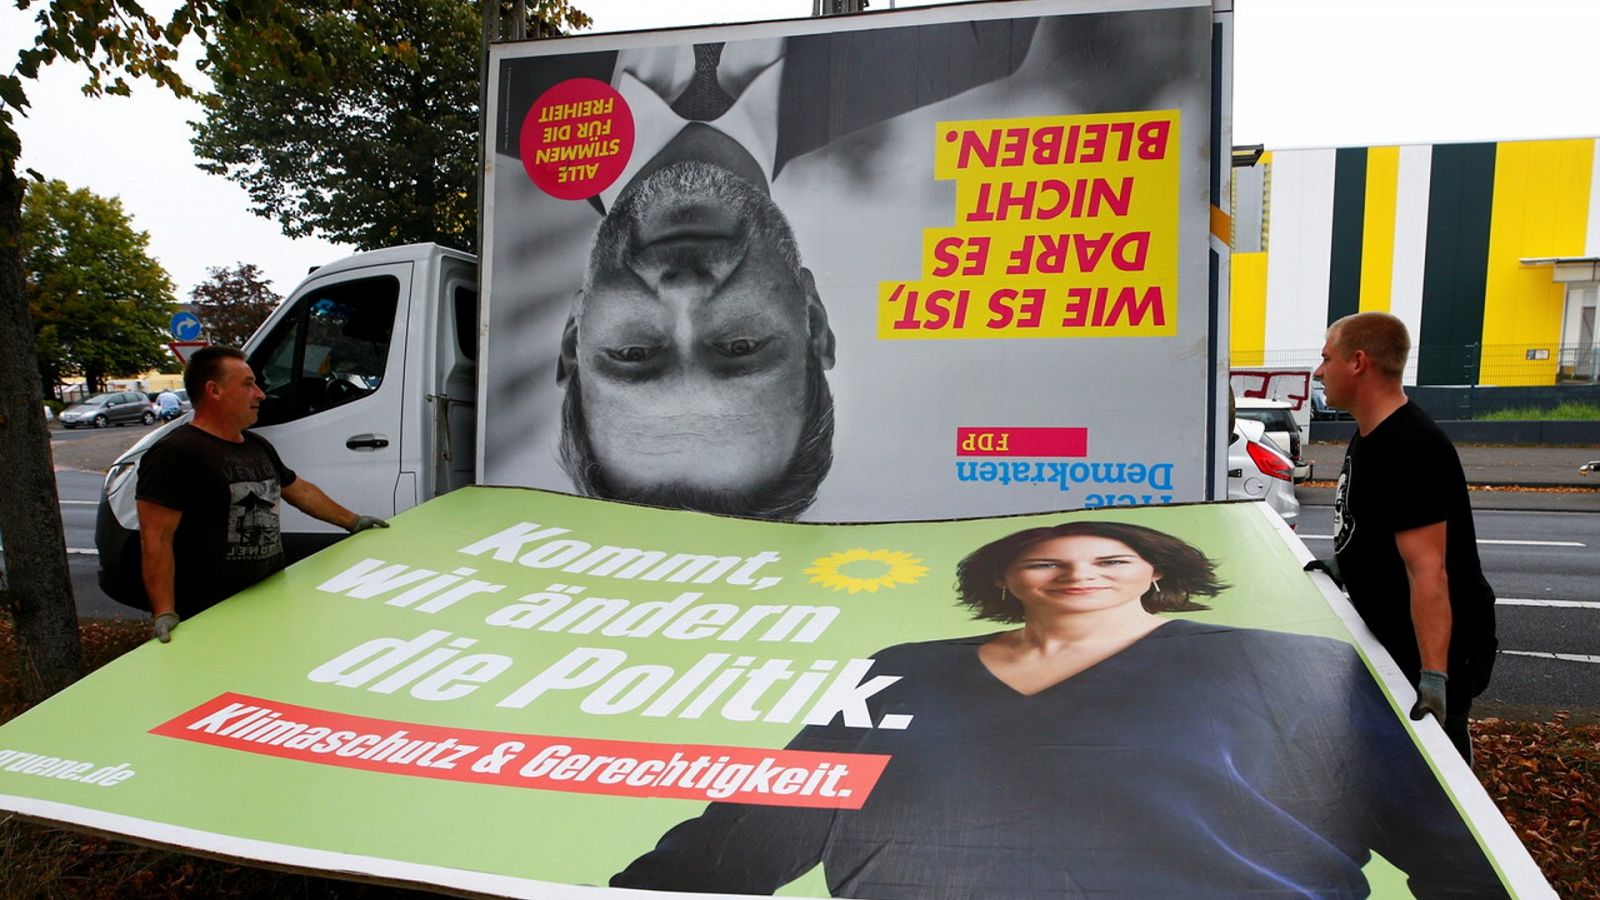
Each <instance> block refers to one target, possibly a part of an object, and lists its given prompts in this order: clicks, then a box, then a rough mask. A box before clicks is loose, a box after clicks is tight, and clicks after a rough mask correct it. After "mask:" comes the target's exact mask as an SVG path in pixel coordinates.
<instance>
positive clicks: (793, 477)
mask: <svg viewBox="0 0 1600 900" xmlns="http://www.w3.org/2000/svg"><path fill="white" fill-rule="evenodd" d="M581 382H582V379H581V377H580V374H579V372H578V371H576V370H574V371H573V372H572V375H571V377H570V379H569V380H568V382H567V394H566V397H565V399H563V400H562V402H561V467H562V468H563V469H565V470H566V471H567V474H568V475H569V476H570V477H571V478H572V483H573V485H574V486H575V487H577V489H578V492H579V493H580V494H583V495H584V496H586V497H598V498H600V499H602V500H626V501H628V502H631V503H643V504H645V505H647V506H661V507H667V508H669V509H692V510H695V511H697V512H708V513H717V514H719V515H728V516H748V517H750V518H756V519H773V520H777V521H784V522H787V521H793V520H794V519H797V518H799V517H800V514H801V513H803V512H805V511H806V509H808V508H809V507H810V506H811V504H812V503H814V502H816V499H817V488H818V487H819V486H820V485H821V484H822V480H823V479H824V478H826V477H828V470H829V469H830V468H832V466H833V392H832V391H830V390H829V389H828V379H827V376H826V375H824V374H823V371H822V361H821V360H820V359H818V358H817V355H816V354H815V353H810V354H807V357H806V394H805V398H804V400H803V401H802V403H803V406H802V409H801V415H802V416H803V418H804V421H803V422H802V424H801V426H800V439H799V441H798V442H797V443H796V444H795V448H794V455H793V456H792V457H791V458H790V460H789V465H788V467H787V468H785V469H784V471H783V473H782V474H780V475H778V476H777V477H776V478H773V479H770V480H768V481H765V482H762V483H760V484H754V485H750V486H749V487H746V488H742V489H740V488H727V489H718V488H702V487H696V486H694V485H689V484H683V483H681V482H668V483H666V484H660V485H648V486H644V487H639V488H633V489H623V488H618V487H616V486H614V485H613V484H612V483H611V480H610V479H608V478H607V477H606V474H605V471H604V470H603V469H602V468H601V466H600V460H599V458H598V457H597V456H596V455H595V452H594V445H593V444H592V443H591V442H590V440H589V426H588V421H587V420H586V419H585V417H584V414H583V389H582V387H581Z"/></svg>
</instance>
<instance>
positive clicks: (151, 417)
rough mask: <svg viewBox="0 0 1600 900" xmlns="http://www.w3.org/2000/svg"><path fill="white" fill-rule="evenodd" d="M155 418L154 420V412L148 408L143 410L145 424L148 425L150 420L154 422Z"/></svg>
mask: <svg viewBox="0 0 1600 900" xmlns="http://www.w3.org/2000/svg"><path fill="white" fill-rule="evenodd" d="M155 420H156V414H155V413H153V412H150V411H149V410H145V413H144V423H145V424H146V425H149V424H150V423H151V422H154V421H155Z"/></svg>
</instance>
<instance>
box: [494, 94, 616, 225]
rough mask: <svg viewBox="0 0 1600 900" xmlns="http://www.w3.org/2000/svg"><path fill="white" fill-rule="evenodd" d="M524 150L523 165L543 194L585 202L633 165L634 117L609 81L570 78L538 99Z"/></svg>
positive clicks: (527, 125) (526, 123)
mask: <svg viewBox="0 0 1600 900" xmlns="http://www.w3.org/2000/svg"><path fill="white" fill-rule="evenodd" d="M519 147H520V150H521V153H522V167H523V168H524V169H526V170H527V172H528V177H529V178H532V179H533V183H534V185H536V186H537V187H538V188H539V190H541V191H544V192H545V193H546V194H549V195H550V196H552V197H557V198H559V199H562V200H585V199H588V198H589V197H593V196H594V195H595V194H598V193H600V192H601V191H603V190H605V189H606V188H608V187H610V186H611V183H612V182H614V181H616V180H617V177H618V176H619V175H621V174H622V168H623V166H625V165H627V163H628V157H629V156H631V155H632V154H633V113H632V112H631V111H629V109H628V104H627V102H626V101H625V100H623V99H622V95H621V94H618V93H617V92H616V91H615V90H614V89H613V88H612V87H611V85H609V84H606V83H605V82H604V81H596V80H595V79H593V78H570V79H568V80H566V81H563V82H561V83H560V84H558V85H556V86H554V87H552V88H550V89H549V90H548V91H545V92H544V93H543V94H540V95H539V99H537V100H535V101H533V107H532V108H531V109H529V110H528V117H527V118H525V119H523V120H522V139H521V143H520V145H519Z"/></svg>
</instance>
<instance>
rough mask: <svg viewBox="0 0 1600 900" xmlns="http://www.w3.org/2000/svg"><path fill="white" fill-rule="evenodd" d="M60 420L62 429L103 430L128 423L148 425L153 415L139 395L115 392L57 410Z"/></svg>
mask: <svg viewBox="0 0 1600 900" xmlns="http://www.w3.org/2000/svg"><path fill="white" fill-rule="evenodd" d="M60 418H61V425H62V427H63V428H77V427H78V426H79V425H93V426H94V427H96V428H104V427H106V426H107V425H125V424H127V423H129V422H143V423H144V424H146V425H149V424H150V423H151V422H154V421H155V420H156V414H155V411H154V410H152V409H151V408H150V401H149V400H148V399H146V398H145V396H144V394H143V393H141V392H139V391H115V392H112V393H108V394H95V395H94V396H93V397H90V398H89V399H87V400H84V401H83V402H81V403H74V404H73V405H71V406H69V407H67V408H66V409H64V410H62V411H61V416H60Z"/></svg>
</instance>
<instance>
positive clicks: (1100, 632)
mask: <svg viewBox="0 0 1600 900" xmlns="http://www.w3.org/2000/svg"><path fill="white" fill-rule="evenodd" d="M956 574H957V584H956V588H957V594H958V597H959V600H960V602H961V603H963V604H964V605H966V606H967V607H968V608H970V609H971V610H972V611H973V613H974V616H975V618H979V619H989V620H995V621H998V622H1004V623H1007V624H1014V625H1015V626H1016V627H1011V628H1007V629H1006V630H1003V631H999V632H994V633H990V634H986V635H977V636H972V637H961V638H955V639H950V640H942V641H928V642H920V643H913V644H903V645H900V646H897V647H891V648H889V649H887V650H884V651H882V652H880V653H877V654H875V655H874V666H873V669H872V673H873V674H874V675H878V674H884V675H890V676H898V680H896V681H895V683H894V684H892V685H890V686H889V687H888V688H886V689H884V690H882V691H880V692H878V693H877V694H875V695H874V696H873V697H871V698H870V699H869V701H868V703H869V707H870V708H871V712H872V721H874V722H881V721H883V717H884V716H886V715H896V714H898V715H901V716H907V717H910V718H911V720H912V721H911V722H910V723H909V725H908V727H906V728H905V729H904V730H886V729H859V728H847V727H845V726H843V725H842V723H840V722H838V721H837V720H836V721H835V722H834V723H832V724H829V725H826V726H812V727H809V728H807V729H805V730H804V731H802V732H801V733H800V734H799V735H798V736H797V737H796V738H795V740H794V741H792V742H791V743H790V745H789V747H790V748H791V749H801V750H814V751H824V752H836V753H837V752H844V753H875V754H884V755H888V756H890V757H891V759H890V762H889V765H888V767H887V768H886V769H885V771H884V773H883V776H882V778H881V779H880V780H879V781H878V783H877V785H876V786H875V787H874V789H873V791H872V794H871V796H870V797H869V798H868V799H867V801H866V802H865V804H864V805H863V806H862V808H861V809H859V810H809V809H793V808H785V807H777V806H754V805H741V804H727V803H713V804H711V805H710V806H708V807H707V809H706V811H705V812H704V813H703V814H702V815H701V816H699V817H698V818H695V819H691V820H689V821H687V822H684V823H682V824H680V825H678V826H676V827H675V828H673V829H671V830H669V831H668V832H667V833H666V834H665V835H664V836H663V837H662V838H661V840H660V842H659V843H658V844H657V846H656V848H655V849H654V850H652V851H651V852H649V853H646V854H645V855H643V856H641V857H639V858H638V859H637V860H635V861H634V862H633V863H632V864H631V865H629V866H628V867H627V868H626V869H625V870H624V871H623V872H621V873H619V874H618V875H617V876H616V877H615V878H613V880H612V884H613V886H626V887H642V888H653V889H673V890H699V891H716V892H727V893H759V894H767V893H771V892H773V891H774V890H776V889H777V888H778V887H781V886H782V885H783V884H786V883H788V882H789V881H792V880H794V879H795V878H797V877H799V876H800V875H802V874H804V873H805V872H806V871H807V870H809V869H810V868H811V867H812V866H814V865H815V864H816V863H818V862H822V863H823V865H824V871H825V875H826V878H827V882H828V887H829V890H830V891H831V892H832V894H833V896H846V897H879V898H898V897H904V898H944V897H948V898H965V897H979V896H981V897H1040V896H1062V897H1074V896H1155V895H1167V896H1184V897H1194V896H1239V895H1245V894H1249V895H1251V896H1258V897H1261V896H1301V897H1303V896H1338V897H1362V896H1367V894H1368V893H1369V891H1370V888H1369V886H1368V883H1367V878H1366V874H1365V873H1364V872H1363V867H1364V866H1366V865H1367V864H1368V862H1370V861H1371V858H1372V855H1373V854H1374V853H1376V854H1379V855H1381V856H1382V857H1383V858H1384V859H1385V860H1387V861H1388V862H1389V863H1391V864H1393V865H1394V866H1396V867H1398V868H1399V869H1400V870H1401V871H1403V872H1405V873H1406V875H1407V876H1408V879H1409V885H1410V888H1411V890H1412V892H1413V893H1414V894H1416V895H1417V896H1433V895H1437V894H1449V895H1471V896H1475V897H1482V896H1503V895H1504V894H1505V890H1504V888H1503V886H1502V884H1501V882H1500V880H1499V878H1498V876H1497V875H1496V874H1495V872H1494V870H1493V868H1492V867H1491V865H1490V864H1489V861H1488V859H1487V858H1486V857H1485V856H1484V854H1483V852H1482V851H1481V850H1480V849H1479V847H1478V844H1477V841H1476V839H1475V838H1474V837H1473V835H1472V834H1471V832H1470V831H1469V830H1468V828H1467V827H1466V825H1465V824H1464V823H1463V821H1462V819H1461V817H1460V815H1459V813H1457V811H1456V809H1455V807H1454V805H1453V804H1452V802H1451V801H1450V799H1449V797H1448V796H1447V795H1446V794H1445V793H1444V791H1443V789H1442V788H1441V787H1440V785H1439V782H1438V781H1437V779H1436V778H1435V776H1434V775H1433V772H1432V771H1431V770H1430V768H1429V767H1428V764H1427V762H1426V760H1425V759H1424V758H1423V757H1422V756H1421V755H1420V753H1419V752H1418V751H1417V749H1416V747H1415V745H1414V744H1413V743H1412V741H1411V738H1410V736H1409V735H1408V734H1407V733H1406V731H1405V729H1404V727H1403V726H1402V724H1401V722H1400V721H1399V719H1398V718H1397V716H1396V714H1395V712H1394V711H1393V709H1392V708H1391V707H1390V706H1389V704H1388V702H1387V700H1386V699H1385V698H1384V696H1383V694H1382V692H1381V691H1380V690H1379V689H1378V687H1377V685H1376V683H1375V682H1374V681H1373V679H1372V677H1371V676H1370V675H1369V674H1368V673H1367V671H1366V667H1365V665H1364V664H1363V663H1362V661H1361V659H1360V658H1359V656H1358V655H1357V654H1356V653H1355V651H1354V649H1353V648H1352V647H1350V646H1349V645H1348V644H1346V643H1344V642H1341V641H1336V640H1332V639H1328V638H1320V637H1310V636H1305V635H1296V634H1288V633H1282V632H1272V631H1261V630H1255V629H1243V628H1230V627H1225V626H1220V625H1212V624H1205V623H1203V622H1200V621H1195V620H1193V619H1184V618H1172V617H1170V616H1169V615H1168V614H1169V613H1171V612H1189V611H1202V610H1205V609H1206V608H1207V607H1206V606H1205V605H1203V604H1201V603H1199V602H1198V600H1197V599H1196V598H1199V597H1205V598H1209V597H1213V596H1217V595H1219V594H1222V593H1223V592H1224V591H1225V590H1226V588H1227V585H1225V584H1222V583H1221V582H1220V581H1218V579H1217V576H1216V571H1215V565H1214V564H1213V562H1212V561H1211V560H1210V559H1208V558H1207V557H1206V556H1205V554H1203V553H1201V552H1200V551H1199V550H1198V549H1196V548H1195V547H1193V546H1192V545H1190V544H1188V543H1187V542H1185V541H1183V540H1181V539H1179V538H1177V537H1174V536H1172V535H1168V534H1165V533H1163V532H1160V531H1156V530H1154V529H1150V528H1146V527H1143V526H1139V525H1131V524H1125V523H1116V522H1104V521H1084V520H1078V521H1071V522H1067V523H1064V524H1060V525H1055V526H1049V527H1042V528H1032V529H1027V530H1024V531H1019V532H1016V533H1013V534H1010V535H1007V536H1005V537H1002V538H1000V539H998V540H995V541H992V542H990V543H988V544H985V545H984V546H982V547H980V548H978V549H977V550H975V551H973V552H972V553H971V554H969V555H968V556H967V557H966V558H965V559H963V560H962V561H961V563H960V564H959V566H958V567H957V573H956Z"/></svg>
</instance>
